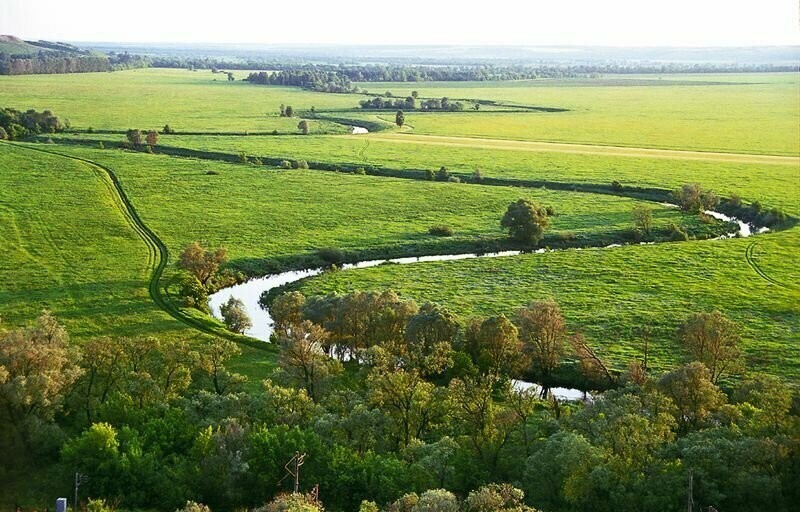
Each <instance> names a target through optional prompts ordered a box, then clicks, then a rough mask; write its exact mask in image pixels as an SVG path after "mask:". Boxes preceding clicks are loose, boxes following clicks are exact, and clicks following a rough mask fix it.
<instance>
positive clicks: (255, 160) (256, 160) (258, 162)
mask: <svg viewBox="0 0 800 512" xmlns="http://www.w3.org/2000/svg"><path fill="white" fill-rule="evenodd" d="M250 163H251V164H254V165H263V162H262V161H261V159H260V158H258V157H257V156H254V157H252V158H251V159H250Z"/></svg>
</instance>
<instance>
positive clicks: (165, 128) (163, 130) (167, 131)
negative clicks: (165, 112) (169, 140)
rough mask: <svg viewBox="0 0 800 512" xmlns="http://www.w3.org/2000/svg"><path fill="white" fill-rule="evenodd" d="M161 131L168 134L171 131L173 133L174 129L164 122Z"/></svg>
mask: <svg viewBox="0 0 800 512" xmlns="http://www.w3.org/2000/svg"><path fill="white" fill-rule="evenodd" d="M161 133H163V134H164V135H170V134H172V133H175V130H173V129H172V128H170V126H169V125H168V124H165V125H164V128H162V129H161Z"/></svg>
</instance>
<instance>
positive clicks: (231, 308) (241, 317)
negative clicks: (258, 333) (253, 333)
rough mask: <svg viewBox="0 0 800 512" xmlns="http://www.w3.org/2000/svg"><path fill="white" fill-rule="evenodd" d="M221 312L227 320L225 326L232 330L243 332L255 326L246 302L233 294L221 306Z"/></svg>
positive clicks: (224, 320)
mask: <svg viewBox="0 0 800 512" xmlns="http://www.w3.org/2000/svg"><path fill="white" fill-rule="evenodd" d="M220 314H221V315H222V320H223V322H225V327H227V328H228V330H229V331H231V332H235V333H238V334H243V333H244V332H245V331H246V330H247V329H249V328H251V327H252V326H253V323H252V322H251V321H250V317H249V316H248V315H247V310H245V307H244V303H243V302H242V301H241V300H239V299H237V298H236V297H233V296H231V298H230V299H228V302H226V303H225V304H223V305H222V306H220Z"/></svg>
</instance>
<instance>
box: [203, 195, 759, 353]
mask: <svg viewBox="0 0 800 512" xmlns="http://www.w3.org/2000/svg"><path fill="white" fill-rule="evenodd" d="M670 206H672V205H670ZM705 213H706V214H708V215H711V216H712V217H714V218H716V219H719V220H722V221H726V222H735V223H737V224H738V225H739V230H738V231H737V232H734V233H730V234H728V235H723V238H729V237H735V236H741V237H747V236H750V235H752V234H753V229H752V227H751V226H750V225H749V224H747V223H746V222H742V221H740V220H738V219H736V218H733V217H728V216H727V215H724V214H722V213H719V212H714V211H706V212H705ZM765 230H766V228H761V229H759V230H758V231H757V232H758V233H761V232H763V231H765ZM614 247H620V244H611V245H609V246H607V247H605V248H606V249H611V248H614ZM555 250H562V251H563V250H570V249H551V251H555ZM575 250H578V249H575ZM533 252H534V253H537V254H541V253H544V252H546V249H538V250H536V251H533ZM520 254H522V251H503V252H491V253H483V254H476V253H467V254H443V255H438V256H420V257H412V258H392V259H384V260H367V261H360V262H358V263H348V264H344V265H342V266H341V270H352V269H359V268H369V267H376V266H378V265H382V264H384V263H395V264H400V265H408V264H412V263H423V262H428V261H452V260H466V259H474V258H504V257H510V256H518V255H520ZM324 270H325V269H323V268H310V269H305V270H290V271H288V272H281V273H279V274H270V275H267V276H264V277H258V278H255V279H251V280H249V281H247V282H244V283H242V284H237V285H234V286H230V287H228V288H223V289H222V290H219V291H218V292H217V293H215V294H213V295H211V296H210V297H209V300H208V305H209V307H210V308H211V312H212V314H213V315H214V317H216V318H218V319H220V320H221V319H222V315H221V314H220V306H221V305H222V304H224V303H225V302H226V301H227V300H228V299H229V298H230V297H236V298H237V299H239V300H241V301H242V302H243V303H244V305H245V308H246V309H247V314H248V315H249V316H250V319H251V320H252V322H253V327H251V328H250V329H249V330H247V332H246V333H245V334H247V335H248V336H250V337H252V338H256V339H259V340H262V341H269V337H270V335H271V334H272V323H273V322H272V317H270V315H269V310H268V309H266V308H262V307H261V304H260V303H259V299H260V298H261V295H262V294H263V293H264V292H267V291H269V290H272V289H274V288H277V287H279V286H283V285H285V284H289V283H294V282H296V281H300V280H301V279H305V278H307V277H312V276H316V275H319V274H321V273H322V272H324Z"/></svg>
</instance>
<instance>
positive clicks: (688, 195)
mask: <svg viewBox="0 0 800 512" xmlns="http://www.w3.org/2000/svg"><path fill="white" fill-rule="evenodd" d="M673 197H674V198H675V200H676V201H677V203H678V206H680V207H681V210H683V211H686V212H693V213H694V212H699V211H701V210H711V209H713V208H716V206H717V205H718V204H719V197H717V195H716V194H715V193H714V192H713V191H712V190H703V189H702V188H700V185H699V184H697V183H687V184H685V185H683V186H682V187H681V188H679V189H677V190H675V191H674V192H673Z"/></svg>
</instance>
